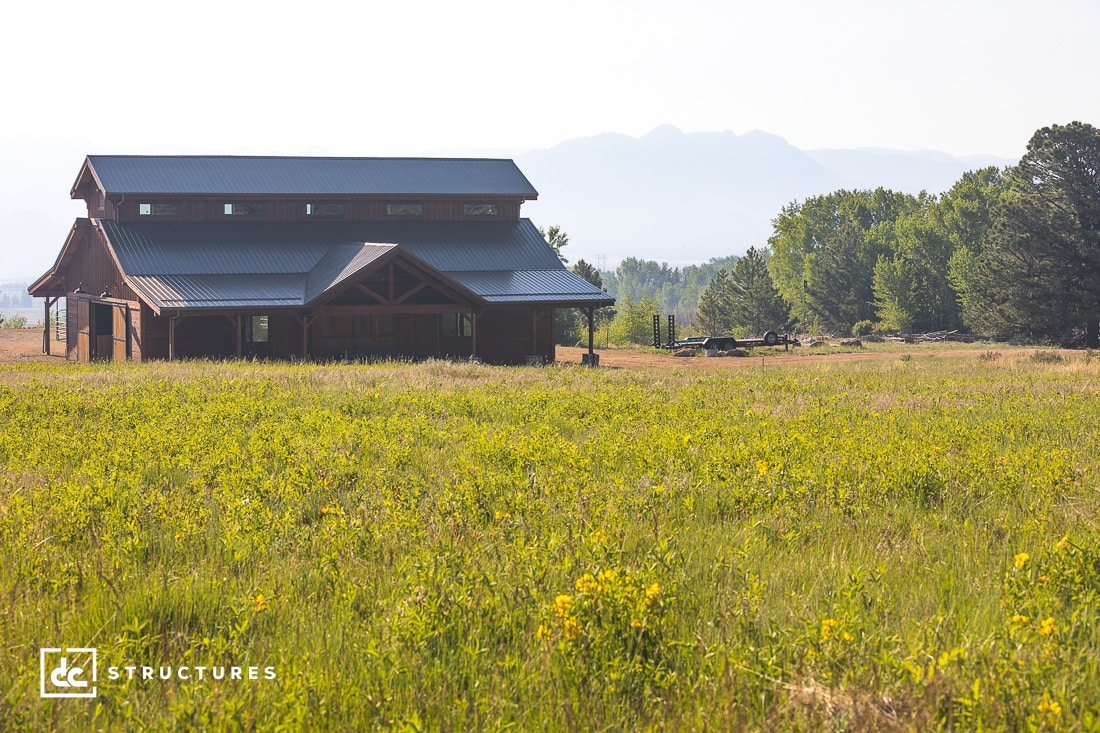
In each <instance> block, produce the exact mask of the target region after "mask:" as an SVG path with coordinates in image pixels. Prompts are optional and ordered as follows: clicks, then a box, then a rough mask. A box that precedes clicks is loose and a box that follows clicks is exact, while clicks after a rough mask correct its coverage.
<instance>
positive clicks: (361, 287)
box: [355, 283, 388, 305]
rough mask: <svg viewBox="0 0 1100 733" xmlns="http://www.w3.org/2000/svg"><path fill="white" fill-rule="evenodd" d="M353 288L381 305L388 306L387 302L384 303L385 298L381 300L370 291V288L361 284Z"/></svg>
mask: <svg viewBox="0 0 1100 733" xmlns="http://www.w3.org/2000/svg"><path fill="white" fill-rule="evenodd" d="M355 287H356V288H357V289H358V290H362V291H363V292H364V293H366V294H367V295H369V296H370V297H372V298H374V299H375V300H377V301H378V302H379V303H381V304H382V305H388V302H387V301H386V299H385V298H383V297H382V296H381V295H379V294H378V293H376V292H374V291H373V290H371V289H370V288H368V287H367V286H366V285H364V284H363V283H355Z"/></svg>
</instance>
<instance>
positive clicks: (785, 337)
mask: <svg viewBox="0 0 1100 733" xmlns="http://www.w3.org/2000/svg"><path fill="white" fill-rule="evenodd" d="M797 343H798V342H797V341H795V340H794V339H793V338H792V337H791V335H790V334H786V333H783V334H781V333H778V332H776V331H768V332H767V333H765V334H764V335H763V336H761V337H759V338H747V339H739V338H734V337H733V336H693V337H692V338H686V339H677V338H676V317H675V316H672V315H670V316H669V317H668V340H666V341H662V340H661V317H660V316H653V346H655V347H656V348H658V349H706V350H708V351H710V350H715V351H730V350H731V349H739V348H743V349H750V348H753V347H756V346H782V347H783V348H784V349H788V348H789V347H791V346H793V345H797Z"/></svg>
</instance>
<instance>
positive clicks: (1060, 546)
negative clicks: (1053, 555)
mask: <svg viewBox="0 0 1100 733" xmlns="http://www.w3.org/2000/svg"><path fill="white" fill-rule="evenodd" d="M1068 544H1069V535H1068V534H1065V535H1062V539H1060V540H1058V549H1059V550H1064V549H1066V545H1068Z"/></svg>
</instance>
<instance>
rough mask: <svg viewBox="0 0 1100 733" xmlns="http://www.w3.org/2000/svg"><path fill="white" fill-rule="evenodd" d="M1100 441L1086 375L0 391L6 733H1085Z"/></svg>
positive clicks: (1023, 365)
mask: <svg viewBox="0 0 1100 733" xmlns="http://www.w3.org/2000/svg"><path fill="white" fill-rule="evenodd" d="M1097 445H1100V361H1097V360H1095V359H1093V358H1092V356H1091V355H1090V354H1084V353H1077V354H1067V353H1066V352H1059V353H1055V352H1032V353H1030V354H1021V353H1014V354H1012V355H1009V356H1005V355H1001V354H998V353H996V352H993V351H991V352H988V353H986V354H982V355H981V356H979V357H977V358H975V357H974V356H973V355H970V356H967V357H965V358H963V357H958V358H952V357H948V358H943V357H940V358H935V359H932V358H922V356H921V354H920V348H919V347H912V346H911V347H907V352H906V353H905V354H901V355H899V356H898V358H896V359H885V360H881V361H873V362H871V361H869V362H861V363H850V364H844V365H843V366H835V365H831V364H829V363H828V362H827V361H825V362H813V363H809V362H807V363H806V364H805V365H804V366H801V365H794V366H789V367H784V368H781V369H768V370H762V369H757V370H731V371H728V372H726V371H708V372H705V373H702V372H698V371H696V372H690V373H689V372H686V371H677V370H661V371H656V370H641V371H634V370H610V369H597V370H589V369H584V368H580V367H576V366H559V367H549V368H544V369H535V368H513V369H504V368H492V367H484V366H478V365H470V364H447V363H441V362H432V363H424V364H416V365H401V364H389V365H373V366H369V365H363V366H312V365H261V364H252V363H228V364H211V363H185V364H172V365H169V364H149V365H134V364H122V365H117V364H116V365H102V366H77V365H69V364H60V365H50V364H24V365H18V366H16V365H5V366H0V582H2V587H0V593H2V594H3V603H2V604H0V639H2V640H3V644H4V649H3V654H2V656H0V729H3V730H22V729H29V730H96V729H101V730H116V729H126V728H129V729H144V728H151V729H181V730H188V729H195V730H291V731H293V730H300V729H301V730H305V729H309V730H355V729H375V728H376V729H394V730H471V729H478V730H498V729H506V728H509V727H511V728H514V729H516V730H543V731H556V730H631V731H633V730H647V729H668V730H739V729H761V730H798V729H825V730H831V729H836V730H894V729H896V730H930V729H935V728H937V727H943V728H953V729H964V730H970V729H975V730H976V729H983V730H997V729H1006V730H1100V713H1098V711H1100V670H1098V665H1100V624H1098V623H1097V621H1098V618H1097V617H1098V615H1100V610H1098V601H1100V598H1098V593H1100V529H1098V528H1097V519H1098V512H1100V492H1098V488H1100V456H1098V454H1097V450H1096V447H1097ZM43 647H50V648H54V647H60V648H71V647H94V648H95V649H96V650H97V655H98V657H97V669H98V672H99V674H98V679H97V696H96V697H95V698H94V699H40V697H39V692H40V682H41V680H40V672H41V670H40V648H43ZM127 667H130V668H131V669H134V668H136V669H137V672H136V674H135V673H133V672H131V673H127V672H126V671H125V670H126V668H127ZM142 667H149V668H150V669H152V670H155V671H154V672H153V675H152V676H153V679H143V674H144V672H143V671H142V670H141V668H142ZM181 667H182V668H186V670H187V672H186V674H181V669H180V668H181ZM200 667H201V668H203V669H204V670H207V672H206V677H205V678H204V679H202V680H199V679H196V675H197V670H198V669H199V668H200ZM234 667H236V668H237V669H238V670H243V671H242V672H241V674H242V676H243V679H239V680H234V679H230V678H229V673H225V675H226V678H225V679H213V678H211V675H213V674H214V671H215V670H217V669H222V670H227V669H232V668H234ZM111 668H115V670H116V671H117V670H123V671H122V672H120V673H119V674H118V678H117V679H112V678H110V677H109V672H108V670H110V669H111ZM168 668H171V669H168ZM268 668H271V669H270V670H269V669H268ZM164 670H168V673H167V674H166V675H165V676H168V677H169V679H168V680H163V679H160V676H161V675H162V674H164ZM250 670H251V672H252V674H253V675H257V676H258V679H248V675H249V673H250ZM270 677H274V679H271V678H270Z"/></svg>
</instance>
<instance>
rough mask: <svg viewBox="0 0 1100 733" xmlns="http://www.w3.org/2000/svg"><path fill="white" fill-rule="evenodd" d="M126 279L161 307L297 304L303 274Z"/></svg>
mask: <svg viewBox="0 0 1100 733" xmlns="http://www.w3.org/2000/svg"><path fill="white" fill-rule="evenodd" d="M130 282H131V283H132V284H133V286H134V288H135V289H137V290H138V291H139V292H141V293H142V294H143V295H145V296H146V297H148V298H149V299H150V301H151V302H153V303H154V304H155V305H156V306H157V307H158V308H162V309H164V308H167V309H175V308H249V307H279V306H296V305H298V306H300V305H301V304H302V296H303V294H304V293H305V276H303V275H256V276H252V277H244V278H242V277H237V276H230V275H198V276H181V275H164V276H159V277H158V276H148V275H142V276H138V277H133V278H130Z"/></svg>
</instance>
